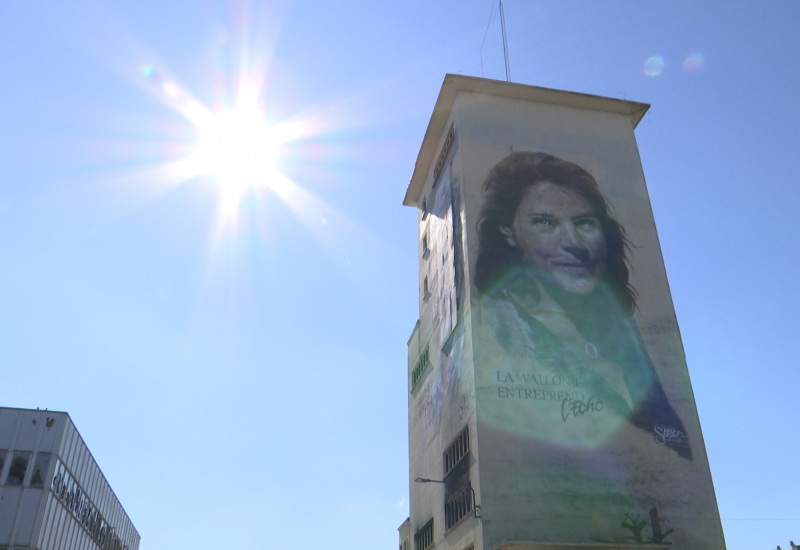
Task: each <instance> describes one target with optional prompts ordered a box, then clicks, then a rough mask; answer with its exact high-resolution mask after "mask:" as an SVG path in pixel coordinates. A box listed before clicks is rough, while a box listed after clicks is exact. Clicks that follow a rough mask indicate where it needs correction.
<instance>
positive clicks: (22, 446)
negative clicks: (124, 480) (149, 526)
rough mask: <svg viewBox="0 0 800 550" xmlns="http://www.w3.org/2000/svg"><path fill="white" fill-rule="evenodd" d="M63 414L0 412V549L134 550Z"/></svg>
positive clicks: (122, 518) (115, 505)
mask: <svg viewBox="0 0 800 550" xmlns="http://www.w3.org/2000/svg"><path fill="white" fill-rule="evenodd" d="M140 538H141V537H140V536H139V533H138V532H137V531H136V528H135V527H134V526H133V523H131V520H130V518H129V517H128V515H127V514H126V513H125V510H124V509H123V508H122V505H121V504H120V502H119V500H118V499H117V497H116V495H115V494H114V491H112V490H111V487H110V486H109V484H108V481H106V478H105V476H104V475H103V472H101V471H100V468H99V466H98V465H97V462H95V460H94V458H93V457H92V454H91V452H89V449H88V447H87V446H86V443H84V441H83V438H82V437H81V435H80V434H79V433H78V430H77V429H76V428H75V425H74V424H73V423H72V420H71V419H70V417H69V415H68V414H67V413H65V412H54V411H47V410H44V411H40V410H29V409H12V408H0V550H62V549H63V550H67V549H68V550H96V549H102V550H138V548H139V540H140Z"/></svg>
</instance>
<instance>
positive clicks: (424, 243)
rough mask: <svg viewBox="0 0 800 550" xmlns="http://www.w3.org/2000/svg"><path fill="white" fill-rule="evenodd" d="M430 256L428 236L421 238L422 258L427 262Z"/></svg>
mask: <svg viewBox="0 0 800 550" xmlns="http://www.w3.org/2000/svg"><path fill="white" fill-rule="evenodd" d="M430 255H431V248H430V247H429V246H428V234H427V233H425V234H424V235H423V236H422V258H423V259H425V260H427V259H428V258H429V257H430Z"/></svg>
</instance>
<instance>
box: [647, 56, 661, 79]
mask: <svg viewBox="0 0 800 550" xmlns="http://www.w3.org/2000/svg"><path fill="white" fill-rule="evenodd" d="M663 70H664V58H663V57H661V56H660V55H652V56H650V57H648V58H647V61H645V62H644V68H643V69H642V71H643V72H644V74H645V76H658V75H660V74H661V72H662V71H663Z"/></svg>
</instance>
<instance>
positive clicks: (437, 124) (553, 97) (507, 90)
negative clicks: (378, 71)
mask: <svg viewBox="0 0 800 550" xmlns="http://www.w3.org/2000/svg"><path fill="white" fill-rule="evenodd" d="M459 92H469V93H476V94H485V95H493V96H497V97H504V98H508V99H523V100H527V101H536V102H539V103H549V104H552V105H562V106H564V107H576V108H582V109H592V110H596V111H603V112H607V113H613V114H618V115H626V116H628V117H629V118H630V119H631V124H632V126H633V128H634V129H635V128H636V126H637V125H638V124H639V121H641V120H642V118H643V117H644V115H645V113H647V110H648V109H649V108H650V105H649V104H647V103H639V102H636V101H628V100H625V99H616V98H612V97H605V96H599V95H592V94H584V93H580V92H570V91H567V90H557V89H554V88H542V87H540V86H531V85H528V84H517V83H515V82H506V81H504V80H490V79H488V78H479V77H476V76H463V75H456V74H450V73H448V74H446V75H445V77H444V82H443V83H442V87H441V89H440V90H439V96H438V97H437V98H436V103H435V105H434V107H433V113H432V114H431V119H430V121H429V122H428V127H427V129H426V130H425V136H424V137H423V139H422V145H421V146H420V149H419V154H418V155H417V160H416V162H415V163H414V173H413V174H412V175H411V180H410V181H409V183H408V188H407V189H406V194H405V197H404V198H403V204H404V205H405V206H417V199H418V197H419V194H420V192H421V191H422V188H423V187H424V185H425V176H426V175H427V171H428V167H429V166H430V165H431V163H432V162H433V158H434V154H435V153H436V146H437V144H438V142H439V138H440V136H441V134H442V132H443V131H444V126H445V124H447V119H448V118H449V116H450V111H451V110H452V108H453V104H454V103H455V100H456V96H457V95H458V93H459Z"/></svg>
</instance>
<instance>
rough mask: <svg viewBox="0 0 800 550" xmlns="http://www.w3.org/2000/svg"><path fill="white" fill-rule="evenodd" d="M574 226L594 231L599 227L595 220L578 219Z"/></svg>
mask: <svg viewBox="0 0 800 550" xmlns="http://www.w3.org/2000/svg"><path fill="white" fill-rule="evenodd" d="M575 226H576V227H580V228H581V229H596V228H598V227H600V222H598V221H597V218H580V219H578V220H576V221H575Z"/></svg>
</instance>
